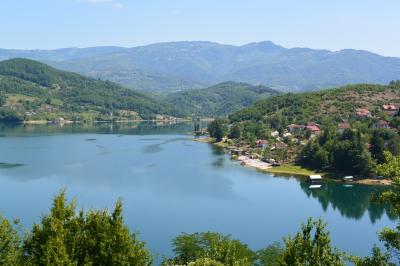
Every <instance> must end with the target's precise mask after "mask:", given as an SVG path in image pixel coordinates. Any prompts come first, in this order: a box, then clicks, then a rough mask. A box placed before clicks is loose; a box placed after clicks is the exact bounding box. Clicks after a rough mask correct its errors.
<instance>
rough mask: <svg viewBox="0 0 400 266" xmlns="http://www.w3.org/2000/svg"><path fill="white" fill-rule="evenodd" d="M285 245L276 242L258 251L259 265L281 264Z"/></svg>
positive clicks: (277, 265) (273, 265) (257, 262)
mask: <svg viewBox="0 0 400 266" xmlns="http://www.w3.org/2000/svg"><path fill="white" fill-rule="evenodd" d="M283 252H284V247H282V245H281V243H279V242H275V243H273V244H271V245H269V246H267V247H266V248H263V249H261V250H258V251H257V253H256V257H257V261H256V263H255V264H256V265H258V266H280V265H282V264H283Z"/></svg>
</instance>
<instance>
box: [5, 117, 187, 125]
mask: <svg viewBox="0 0 400 266" xmlns="http://www.w3.org/2000/svg"><path fill="white" fill-rule="evenodd" d="M191 121H192V120H191V119H183V118H182V119H169V120H165V119H163V120H161V119H133V120H115V121H106V120H104V121H103V120H96V121H87V122H85V121H72V120H65V121H63V122H61V123H60V122H54V121H50V120H25V121H20V122H14V123H15V124H24V125H46V124H55V125H62V124H85V123H98V124H100V123H138V122H165V123H170V122H177V123H179V122H191ZM9 123H13V122H9Z"/></svg>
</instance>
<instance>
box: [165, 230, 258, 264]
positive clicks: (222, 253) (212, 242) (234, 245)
mask: <svg viewBox="0 0 400 266" xmlns="http://www.w3.org/2000/svg"><path fill="white" fill-rule="evenodd" d="M172 245H173V250H174V252H175V257H174V258H173V259H171V260H168V261H165V262H164V265H175V264H180V265H182V264H188V263H191V262H196V261H197V260H198V259H209V260H214V261H216V262H219V263H222V264H223V265H226V266H234V265H235V266H236V265H237V266H239V265H240V266H246V265H249V266H250V265H251V263H252V262H253V261H254V258H255V255H254V252H253V251H251V250H250V249H249V248H248V247H247V245H245V244H243V243H241V242H240V241H239V240H235V239H232V238H231V237H230V236H224V235H221V234H218V233H213V232H204V233H194V234H182V235H180V236H177V237H176V238H175V239H173V240H172ZM189 265H190V264H189ZM194 265H202V264H194ZM206 265H207V264H206ZM211 265H214V264H211ZM216 265H219V264H216Z"/></svg>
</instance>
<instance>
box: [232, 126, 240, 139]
mask: <svg viewBox="0 0 400 266" xmlns="http://www.w3.org/2000/svg"><path fill="white" fill-rule="evenodd" d="M240 136H241V128H240V125H239V124H234V125H233V126H232V128H231V130H230V133H229V138H231V139H239V138H240Z"/></svg>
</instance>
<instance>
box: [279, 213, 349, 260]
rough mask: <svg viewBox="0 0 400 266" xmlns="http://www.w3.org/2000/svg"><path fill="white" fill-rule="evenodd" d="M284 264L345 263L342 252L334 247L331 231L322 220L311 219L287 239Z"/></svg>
mask: <svg viewBox="0 0 400 266" xmlns="http://www.w3.org/2000/svg"><path fill="white" fill-rule="evenodd" d="M285 246H286V247H285V251H284V253H283V265H288V266H289V265H290V266H300V265H314V266H319V265H320V266H339V265H345V264H344V260H343V256H342V254H341V253H340V252H339V251H338V250H336V249H334V248H332V246H331V240H330V237H329V232H327V231H326V230H325V224H324V223H323V222H322V220H318V221H313V220H312V219H309V220H308V222H307V223H306V224H303V225H302V227H301V230H300V232H298V233H297V234H296V235H295V236H294V237H288V238H286V239H285Z"/></svg>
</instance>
